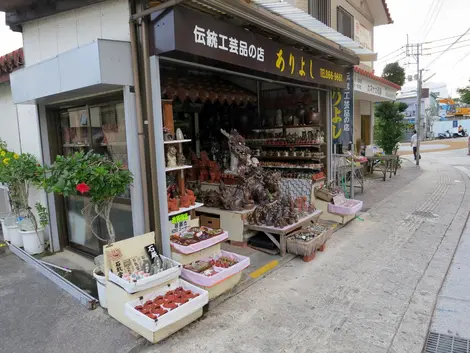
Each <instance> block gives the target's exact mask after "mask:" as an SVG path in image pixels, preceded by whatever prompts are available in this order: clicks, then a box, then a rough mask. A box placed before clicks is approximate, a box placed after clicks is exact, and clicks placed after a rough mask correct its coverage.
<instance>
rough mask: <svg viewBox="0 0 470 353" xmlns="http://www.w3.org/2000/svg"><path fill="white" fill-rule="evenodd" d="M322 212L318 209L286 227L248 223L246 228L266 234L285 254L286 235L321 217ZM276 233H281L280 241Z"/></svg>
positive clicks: (282, 254) (282, 253)
mask: <svg viewBox="0 0 470 353" xmlns="http://www.w3.org/2000/svg"><path fill="white" fill-rule="evenodd" d="M321 214H322V211H320V210H316V211H315V212H313V213H311V214H309V215H307V216H305V217H302V218H300V219H299V221H298V222H296V223H293V224H291V225H288V226H287V227H284V228H276V227H269V226H258V225H251V224H247V225H246V226H245V228H246V229H249V230H253V231H257V232H262V233H264V234H266V235H267V236H268V238H269V239H270V240H271V241H272V242H273V243H274V244H275V245H276V246H277V247H278V248H279V250H280V252H281V256H284V255H285V254H286V236H287V235H289V234H290V233H292V232H293V231H295V230H297V229H299V228H301V227H302V226H304V225H308V224H309V223H314V222H316V221H317V220H318V218H320V216H321ZM274 234H276V235H279V237H280V239H279V240H280V241H277V239H276V238H275V237H274Z"/></svg>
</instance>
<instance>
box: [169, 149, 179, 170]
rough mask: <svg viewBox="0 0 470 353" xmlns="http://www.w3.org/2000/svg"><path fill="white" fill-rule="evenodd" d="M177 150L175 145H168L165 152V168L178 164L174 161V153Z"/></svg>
mask: <svg viewBox="0 0 470 353" xmlns="http://www.w3.org/2000/svg"><path fill="white" fill-rule="evenodd" d="M177 153H178V152H177V150H176V147H175V146H170V147H168V150H167V152H166V166H167V168H176V167H177V166H178V165H177V163H176V154H177Z"/></svg>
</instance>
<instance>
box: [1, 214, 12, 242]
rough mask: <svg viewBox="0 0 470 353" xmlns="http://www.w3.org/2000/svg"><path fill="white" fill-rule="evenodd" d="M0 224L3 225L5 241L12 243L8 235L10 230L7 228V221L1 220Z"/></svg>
mask: <svg viewBox="0 0 470 353" xmlns="http://www.w3.org/2000/svg"><path fill="white" fill-rule="evenodd" d="M0 223H1V224H2V233H3V240H5V241H10V236H9V235H8V229H7V227H6V226H5V221H4V220H3V219H0Z"/></svg>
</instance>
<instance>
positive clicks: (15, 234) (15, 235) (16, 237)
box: [6, 224, 23, 248]
mask: <svg viewBox="0 0 470 353" xmlns="http://www.w3.org/2000/svg"><path fill="white" fill-rule="evenodd" d="M6 228H7V232H8V236H9V237H10V244H11V245H14V246H16V247H17V248H22V247H23V237H22V236H21V234H20V227H19V226H18V225H17V224H15V225H12V226H6Z"/></svg>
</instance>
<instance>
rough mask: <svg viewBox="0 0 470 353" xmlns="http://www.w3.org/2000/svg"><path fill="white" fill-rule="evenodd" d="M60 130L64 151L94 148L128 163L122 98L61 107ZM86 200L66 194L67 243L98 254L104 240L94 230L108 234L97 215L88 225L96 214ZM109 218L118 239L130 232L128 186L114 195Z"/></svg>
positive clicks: (70, 152) (128, 235) (131, 229)
mask: <svg viewBox="0 0 470 353" xmlns="http://www.w3.org/2000/svg"><path fill="white" fill-rule="evenodd" d="M60 130H61V138H62V153H63V155H69V154H72V153H75V152H79V151H83V152H85V153H86V152H88V151H90V150H93V151H94V152H96V153H100V154H105V155H107V156H108V157H109V158H111V159H113V160H115V161H121V162H122V163H123V164H124V165H125V166H127V165H128V159H127V144H126V125H125V115H124V103H123V102H122V101H118V102H113V103H105V104H98V105H93V106H81V107H75V108H69V109H64V110H61V112H60ZM89 202H90V200H89V198H88V197H86V196H81V195H76V196H73V197H68V198H66V200H65V205H66V210H65V213H66V220H67V243H68V245H70V246H72V247H74V248H77V249H79V250H81V251H83V252H86V253H88V254H90V255H98V254H99V253H101V252H102V246H103V245H104V243H103V242H101V241H100V240H98V238H96V237H95V236H94V235H93V232H95V233H96V234H97V235H98V236H99V237H100V238H103V239H107V237H108V236H107V231H106V226H105V224H104V222H103V221H102V220H101V219H100V218H97V219H96V220H94V221H93V223H92V224H91V227H92V228H90V223H91V222H90V221H91V220H93V219H94V217H95V215H96V214H95V213H94V212H93V210H91V209H90V208H89V205H90V204H89ZM111 221H112V222H113V225H114V228H115V231H116V239H117V240H123V239H127V238H130V237H132V236H133V227H132V211H131V199H130V192H129V190H127V191H126V193H124V194H123V195H120V197H117V198H116V199H115V201H114V205H113V208H112V210H111ZM92 229H93V231H92Z"/></svg>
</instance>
